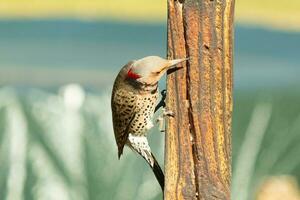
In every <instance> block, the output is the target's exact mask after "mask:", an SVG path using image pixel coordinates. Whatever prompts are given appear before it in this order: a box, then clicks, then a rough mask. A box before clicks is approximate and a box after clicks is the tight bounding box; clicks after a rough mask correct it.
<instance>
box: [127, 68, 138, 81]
mask: <svg viewBox="0 0 300 200" xmlns="http://www.w3.org/2000/svg"><path fill="white" fill-rule="evenodd" d="M127 77H128V78H132V79H138V78H141V76H140V75H138V74H135V73H133V72H132V70H131V69H129V71H128V72H127Z"/></svg>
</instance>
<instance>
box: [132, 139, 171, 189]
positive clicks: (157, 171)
mask: <svg viewBox="0 0 300 200" xmlns="http://www.w3.org/2000/svg"><path fill="white" fill-rule="evenodd" d="M127 145H128V146H129V147H130V148H131V149H132V150H134V151H135V152H137V153H138V154H140V155H141V156H142V157H143V158H144V159H145V160H146V161H147V163H148V164H149V166H150V167H151V168H152V171H153V173H154V175H155V178H156V179H157V181H158V183H159V185H160V187H161V189H162V190H163V191H164V185H165V176H164V173H163V171H162V169H161V167H160V166H159V164H158V162H157V160H156V158H155V157H154V155H153V153H152V152H151V149H150V146H149V144H148V140H147V138H146V137H144V136H132V135H131V134H129V137H128V143H127Z"/></svg>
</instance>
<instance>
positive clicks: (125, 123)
mask: <svg viewBox="0 0 300 200" xmlns="http://www.w3.org/2000/svg"><path fill="white" fill-rule="evenodd" d="M136 102H137V97H136V95H135V94H134V93H132V92H128V91H126V90H122V89H119V90H117V91H116V92H115V93H114V94H113V96H112V112H113V126H114V132H115V139H116V142H117V145H118V155H119V158H120V156H121V155H122V153H123V148H124V145H125V144H126V141H127V139H128V134H129V127H130V124H131V122H132V120H133V119H134V117H135V114H136V112H137V106H136Z"/></svg>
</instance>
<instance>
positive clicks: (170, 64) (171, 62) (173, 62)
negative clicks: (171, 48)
mask: <svg viewBox="0 0 300 200" xmlns="http://www.w3.org/2000/svg"><path fill="white" fill-rule="evenodd" d="M186 60H189V58H182V59H175V60H168V67H167V69H172V68H181V67H177V66H176V65H177V64H178V63H181V62H184V61H186Z"/></svg>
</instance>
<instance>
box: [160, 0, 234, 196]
mask: <svg viewBox="0 0 300 200" xmlns="http://www.w3.org/2000/svg"><path fill="white" fill-rule="evenodd" d="M233 13H234V0H185V1H184V0H181V1H179V0H168V57H169V58H185V57H190V60H189V62H187V64H186V65H185V64H184V65H185V66H184V68H183V69H181V70H178V71H177V72H175V73H172V74H170V75H168V78H167V91H168V95H167V96H168V98H167V107H168V108H169V109H171V110H173V111H174V113H175V117H174V118H170V119H168V121H167V133H166V151H165V174H166V183H165V192H164V194H165V195H164V196H165V199H166V200H181V199H187V200H193V199H201V200H202V199H203V200H211V199H224V200H225V199H226V200H229V199H230V182H231V115H232V56H233V55H232V49H233V41H232V40H233Z"/></svg>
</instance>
